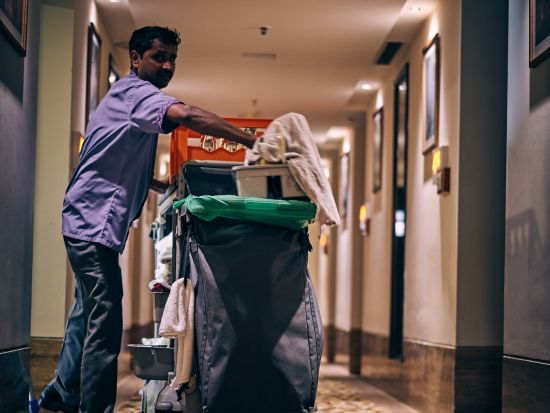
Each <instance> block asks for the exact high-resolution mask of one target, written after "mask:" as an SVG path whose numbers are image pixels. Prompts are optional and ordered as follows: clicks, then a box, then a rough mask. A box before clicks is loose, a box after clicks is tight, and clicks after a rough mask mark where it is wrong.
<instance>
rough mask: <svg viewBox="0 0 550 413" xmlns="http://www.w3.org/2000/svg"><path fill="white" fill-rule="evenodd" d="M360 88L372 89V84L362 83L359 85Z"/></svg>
mask: <svg viewBox="0 0 550 413" xmlns="http://www.w3.org/2000/svg"><path fill="white" fill-rule="evenodd" d="M361 90H372V85H371V84H370V83H363V84H362V85H361Z"/></svg>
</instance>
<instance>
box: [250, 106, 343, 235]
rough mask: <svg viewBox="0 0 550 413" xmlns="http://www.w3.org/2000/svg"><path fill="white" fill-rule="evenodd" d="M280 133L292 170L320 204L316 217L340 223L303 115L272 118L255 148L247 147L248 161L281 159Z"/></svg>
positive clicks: (329, 222)
mask: <svg viewBox="0 0 550 413" xmlns="http://www.w3.org/2000/svg"><path fill="white" fill-rule="evenodd" d="M280 137H282V138H283V139H284V140H285V143H286V145H285V146H286V152H285V157H286V162H287V163H288V168H289V169H290V173H291V174H292V176H293V177H294V179H295V180H296V182H297V183H298V185H299V186H300V188H302V190H303V191H304V192H305V194H306V195H307V196H308V197H309V199H311V201H312V202H314V203H315V205H317V217H316V220H317V221H318V222H319V223H321V224H322V225H338V224H340V215H339V214H338V208H337V207H336V202H335V201H334V195H333V193H332V189H331V188H330V183H329V181H328V179H327V177H326V176H325V173H324V170H323V167H322V165H321V157H320V156H319V151H318V149H317V145H316V144H315V142H314V141H313V136H312V134H311V130H310V129H309V124H308V123H307V120H306V118H305V117H304V116H303V115H300V114H298V113H287V114H286V115H283V116H280V117H278V118H277V119H275V120H274V121H273V122H271V124H270V125H269V126H268V127H267V129H266V130H265V133H264V135H263V137H262V138H260V139H258V140H256V143H255V144H254V147H253V148H252V149H248V150H247V154H246V161H247V163H248V164H250V163H256V162H258V161H259V160H260V159H264V160H266V161H267V162H272V163H278V162H280V159H281V154H280V153H279V139H280Z"/></svg>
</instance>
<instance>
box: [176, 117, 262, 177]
mask: <svg viewBox="0 0 550 413" xmlns="http://www.w3.org/2000/svg"><path fill="white" fill-rule="evenodd" d="M225 120H227V121H228V122H229V123H231V124H233V125H235V126H237V127H239V128H242V129H245V130H248V131H249V132H250V133H253V134H255V135H256V136H262V135H263V133H264V130H265V128H267V127H268V126H269V124H270V123H271V120H270V119H244V118H226V119H225ZM245 155H246V147H245V146H244V145H240V144H236V143H234V142H231V141H229V140H227V139H223V138H217V137H213V136H208V135H201V134H200V133H198V132H195V131H193V130H191V129H187V128H185V127H183V126H180V127H178V128H177V129H176V130H174V132H172V136H171V138H170V180H171V181H173V180H174V178H175V177H176V176H177V174H178V172H179V169H180V167H181V165H183V164H184V163H185V162H187V161H190V160H199V161H227V162H244V159H245Z"/></svg>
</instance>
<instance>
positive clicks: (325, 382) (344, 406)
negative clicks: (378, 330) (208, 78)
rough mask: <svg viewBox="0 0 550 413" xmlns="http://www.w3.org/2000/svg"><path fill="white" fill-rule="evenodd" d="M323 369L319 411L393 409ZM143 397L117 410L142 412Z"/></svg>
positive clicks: (353, 381)
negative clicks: (374, 400) (377, 403)
mask: <svg viewBox="0 0 550 413" xmlns="http://www.w3.org/2000/svg"><path fill="white" fill-rule="evenodd" d="M325 370H326V368H324V369H322V370H321V379H320V382H319V389H318V392H317V413H343V412H356V413H359V412H361V413H383V412H390V411H391V410H386V409H382V408H381V407H380V406H377V405H376V404H375V403H373V402H372V401H369V400H367V399H366V397H365V396H364V395H363V394H361V393H362V392H361V391H360V383H359V382H360V380H359V379H357V378H353V377H349V376H341V375H334V374H331V372H326V371H325ZM358 384H359V387H358ZM140 409H141V398H140V396H139V394H138V393H137V392H134V394H132V395H131V396H130V400H127V401H124V402H122V403H121V404H120V405H119V407H118V409H117V412H119V413H140Z"/></svg>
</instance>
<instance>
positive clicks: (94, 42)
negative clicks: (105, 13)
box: [0, 0, 101, 125]
mask: <svg viewBox="0 0 550 413" xmlns="http://www.w3.org/2000/svg"><path fill="white" fill-rule="evenodd" d="M0 1H1V0H0ZM100 65H101V38H100V37H99V35H98V34H97V32H96V30H95V27H94V24H93V23H90V27H89V28H88V61H87V67H86V119H85V121H86V125H88V122H89V121H90V118H91V117H92V115H93V114H94V111H95V109H96V108H97V105H98V104H99V75H100V69H101V66H100Z"/></svg>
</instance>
